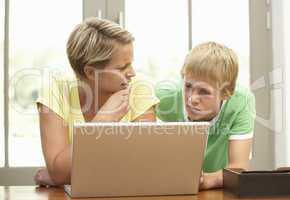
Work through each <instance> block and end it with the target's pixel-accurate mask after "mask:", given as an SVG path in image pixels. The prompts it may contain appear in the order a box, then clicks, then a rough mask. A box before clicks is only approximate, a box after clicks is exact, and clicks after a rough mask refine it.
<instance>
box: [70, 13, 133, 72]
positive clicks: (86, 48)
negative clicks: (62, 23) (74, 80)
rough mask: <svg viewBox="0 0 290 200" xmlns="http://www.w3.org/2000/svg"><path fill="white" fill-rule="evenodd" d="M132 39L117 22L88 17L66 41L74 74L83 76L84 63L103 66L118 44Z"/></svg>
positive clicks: (129, 41) (108, 60) (127, 42)
mask: <svg viewBox="0 0 290 200" xmlns="http://www.w3.org/2000/svg"><path fill="white" fill-rule="evenodd" d="M133 41H134V38H133V36H132V35H131V33H129V32H128V31H127V30H125V29H123V28H122V27H121V26H119V25H118V24H116V23H114V22H111V21H108V20H103V19H98V18H88V19H86V20H85V21H84V22H83V23H81V24H79V25H77V26H76V27H75V29H74V30H73V32H72V33H71V35H70V37H69V39H68V42H67V55H68V59H69V62H70V64H71V67H72V68H73V70H74V72H75V73H76V75H77V76H83V75H84V67H85V66H86V65H90V66H94V67H96V68H100V69H102V68H104V67H105V66H106V65H107V64H108V63H109V62H110V60H111V58H112V55H113V53H114V52H115V50H116V49H117V48H118V47H119V46H120V45H126V44H130V43H132V42H133Z"/></svg>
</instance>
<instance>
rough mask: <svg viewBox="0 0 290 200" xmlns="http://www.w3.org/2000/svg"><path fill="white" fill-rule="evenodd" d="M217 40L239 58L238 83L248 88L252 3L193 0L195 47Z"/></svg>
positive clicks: (223, 0) (193, 40) (227, 0)
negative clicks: (250, 4)
mask: <svg viewBox="0 0 290 200" xmlns="http://www.w3.org/2000/svg"><path fill="white" fill-rule="evenodd" d="M205 41H215V42H219V43H221V44H225V45H226V46H228V47H229V48H232V49H233V50H234V51H235V52H236V53H237V55H238V58H239V64H240V72H239V77H238V82H239V84H242V85H245V86H249V59H250V52H249V51H250V39H249V2H248V1H231V0H219V1H212V0H202V1H201V0H192V44H193V46H195V45H197V44H199V43H201V42H205Z"/></svg>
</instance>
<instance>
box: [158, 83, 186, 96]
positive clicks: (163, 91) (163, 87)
mask: <svg viewBox="0 0 290 200" xmlns="http://www.w3.org/2000/svg"><path fill="white" fill-rule="evenodd" d="M155 93H156V95H157V97H159V98H162V97H164V96H166V97H169V96H171V97H174V96H178V95H181V94H182V80H180V79H168V80H162V81H159V82H157V83H156V85H155Z"/></svg>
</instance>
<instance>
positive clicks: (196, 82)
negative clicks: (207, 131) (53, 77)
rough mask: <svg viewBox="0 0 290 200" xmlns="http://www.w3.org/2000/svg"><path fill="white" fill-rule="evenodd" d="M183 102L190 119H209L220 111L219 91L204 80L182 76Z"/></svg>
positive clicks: (220, 99) (220, 98)
mask: <svg viewBox="0 0 290 200" xmlns="http://www.w3.org/2000/svg"><path fill="white" fill-rule="evenodd" d="M183 89H184V102H185V109H186V111H187V115H188V118H189V120H190V121H210V120H212V119H213V118H214V117H215V116H217V114H218V113H219V111H220V107H221V103H222V100H223V99H222V97H221V95H220V91H219V90H218V89H217V88H215V87H213V86H212V85H210V84H209V83H208V82H206V81H205V80H202V79H200V78H194V77H192V76H190V75H185V76H184V88H183Z"/></svg>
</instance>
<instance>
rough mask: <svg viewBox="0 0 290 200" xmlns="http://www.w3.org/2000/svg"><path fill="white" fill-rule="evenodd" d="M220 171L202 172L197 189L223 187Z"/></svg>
mask: <svg viewBox="0 0 290 200" xmlns="http://www.w3.org/2000/svg"><path fill="white" fill-rule="evenodd" d="M222 181H223V180H222V171H219V172H215V173H202V175H201V177H200V182H199V190H209V189H216V188H221V187H223V183H222Z"/></svg>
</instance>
